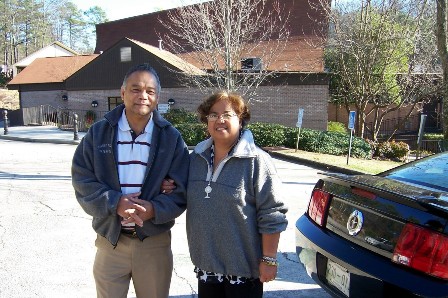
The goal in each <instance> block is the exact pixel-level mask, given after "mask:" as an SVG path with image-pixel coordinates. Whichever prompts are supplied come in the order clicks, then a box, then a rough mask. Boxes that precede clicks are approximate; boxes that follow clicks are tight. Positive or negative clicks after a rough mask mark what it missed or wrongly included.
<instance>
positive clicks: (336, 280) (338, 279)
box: [325, 260, 350, 297]
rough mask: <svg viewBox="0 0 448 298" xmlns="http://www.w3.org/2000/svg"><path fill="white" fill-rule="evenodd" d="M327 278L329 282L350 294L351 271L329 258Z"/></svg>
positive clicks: (347, 294)
mask: <svg viewBox="0 0 448 298" xmlns="http://www.w3.org/2000/svg"><path fill="white" fill-rule="evenodd" d="M325 276H326V278H327V281H328V283H329V284H331V285H333V286H335V287H336V288H338V289H339V290H340V291H341V292H342V293H344V294H345V295H346V296H347V297H349V296H350V294H349V290H350V273H349V272H348V270H347V269H345V268H344V267H342V266H341V265H339V264H337V263H335V262H333V261H332V260H328V262H327V272H326V275H325Z"/></svg>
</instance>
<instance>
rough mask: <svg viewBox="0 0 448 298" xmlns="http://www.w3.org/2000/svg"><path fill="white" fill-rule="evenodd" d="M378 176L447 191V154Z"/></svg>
mask: <svg viewBox="0 0 448 298" xmlns="http://www.w3.org/2000/svg"><path fill="white" fill-rule="evenodd" d="M380 176H384V177H388V178H392V179H396V180H401V181H406V182H409V183H414V184H418V185H421V186H426V187H430V188H435V189H438V190H441V191H448V152H446V153H442V154H436V155H432V156H429V157H426V158H423V159H419V160H417V161H415V162H412V163H408V164H406V165H404V166H401V167H398V168H397V169H393V170H391V171H388V172H385V173H384V174H382V175H381V174H380Z"/></svg>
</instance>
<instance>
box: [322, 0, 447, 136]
mask: <svg viewBox="0 0 448 298" xmlns="http://www.w3.org/2000/svg"><path fill="white" fill-rule="evenodd" d="M428 10H429V7H428V5H427V3H426V1H422V0H416V1H413V0H409V1H396V0H392V1H391V0H378V1H370V0H362V1H361V3H358V2H355V1H353V2H349V3H348V4H347V3H345V4H339V3H338V2H337V1H336V2H335V7H334V8H333V9H332V8H331V7H330V6H328V5H327V6H325V11H326V14H327V16H328V18H329V20H330V23H331V24H332V27H331V30H330V37H329V39H328V44H327V47H326V51H325V57H326V66H327V67H328V68H329V70H330V72H331V75H332V78H331V99H332V101H333V102H335V103H338V104H342V105H344V106H345V107H346V109H347V111H349V108H350V106H354V107H355V109H356V111H357V121H356V122H357V128H356V133H357V135H358V136H360V137H364V136H365V130H366V129H368V130H370V133H371V136H372V138H373V140H376V139H377V137H378V133H379V130H380V127H381V124H382V121H383V119H384V117H385V116H386V115H387V114H389V113H391V112H393V111H395V110H397V109H400V108H402V107H405V106H408V107H412V109H414V108H415V107H416V106H417V105H418V104H419V103H421V102H422V101H424V100H427V99H428V98H430V97H431V96H433V95H435V94H437V92H438V91H439V88H440V86H439V85H438V84H434V82H437V81H438V80H437V79H438V78H437V75H436V74H435V72H436V65H435V63H434V62H435V60H436V53H435V52H434V49H435V47H434V39H433V38H432V39H431V37H432V34H431V29H430V28H431V26H430V21H429V19H428V18H425V16H427V15H428V14H429V13H428ZM428 43H429V45H428ZM431 45H433V47H431ZM412 109H411V111H412ZM370 114H372V115H373V116H374V117H373V118H374V121H373V127H372V128H368V127H366V122H365V121H366V118H367V116H368V115H370ZM409 114H410V112H409ZM409 114H408V115H407V116H406V117H404V118H403V119H401V123H400V122H399V123H397V125H396V127H395V131H396V130H397V129H398V127H399V126H400V125H402V124H403V122H404V121H405V120H406V118H407V117H408V116H409ZM395 131H394V132H392V135H393V133H395ZM392 135H390V136H389V138H391V137H392Z"/></svg>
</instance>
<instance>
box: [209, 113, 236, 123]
mask: <svg viewBox="0 0 448 298" xmlns="http://www.w3.org/2000/svg"><path fill="white" fill-rule="evenodd" d="M235 116H237V114H235V113H224V114H221V115H219V116H218V114H209V115H207V116H206V117H207V120H208V121H210V122H214V121H216V120H218V119H222V120H230V118H232V117H235Z"/></svg>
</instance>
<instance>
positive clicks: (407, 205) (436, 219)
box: [321, 174, 448, 258]
mask: <svg viewBox="0 0 448 298" xmlns="http://www.w3.org/2000/svg"><path fill="white" fill-rule="evenodd" d="M325 176H326V177H325V178H323V184H322V187H321V189H322V190H323V191H325V192H327V193H329V194H330V195H331V200H330V205H329V208H328V213H327V214H328V216H327V218H326V221H325V222H326V223H325V227H326V228H327V229H328V230H330V231H332V232H334V233H336V234H338V235H339V236H341V237H344V238H345V239H347V240H349V241H351V242H353V243H356V244H357V245H359V246H362V247H365V248H367V249H369V250H371V251H374V252H376V253H378V254H381V255H383V256H385V257H388V258H391V257H392V255H393V253H394V248H395V246H396V244H397V241H398V239H399V237H400V234H401V232H402V230H403V228H404V227H405V225H406V223H414V224H416V225H419V226H422V227H425V228H429V229H431V230H433V231H437V232H439V233H443V234H448V233H447V218H448V208H447V205H448V204H447V201H445V199H443V196H444V194H443V193H437V192H436V191H431V190H425V189H421V188H418V187H415V186H412V185H409V184H406V183H402V182H399V181H396V180H391V179H386V178H383V177H380V176H368V175H358V176H347V175H343V174H325ZM445 195H446V194H445ZM441 198H442V199H441Z"/></svg>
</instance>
